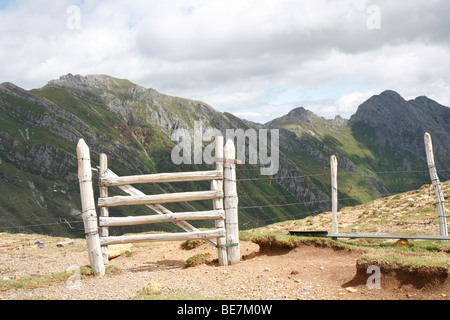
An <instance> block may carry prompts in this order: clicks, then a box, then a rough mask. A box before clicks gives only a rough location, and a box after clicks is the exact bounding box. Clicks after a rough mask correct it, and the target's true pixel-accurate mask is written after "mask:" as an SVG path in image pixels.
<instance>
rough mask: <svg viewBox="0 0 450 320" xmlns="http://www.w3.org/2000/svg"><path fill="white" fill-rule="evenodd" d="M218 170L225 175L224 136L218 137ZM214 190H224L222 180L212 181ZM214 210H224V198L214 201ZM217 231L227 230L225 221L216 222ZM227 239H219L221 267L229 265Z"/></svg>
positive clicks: (218, 248) (218, 253) (218, 251)
mask: <svg viewBox="0 0 450 320" xmlns="http://www.w3.org/2000/svg"><path fill="white" fill-rule="evenodd" d="M216 170H219V171H221V172H222V173H223V136H216ZM211 189H212V190H223V181H222V180H212V181H211ZM213 207H214V210H223V198H219V199H214V200H213ZM215 226H216V229H219V228H223V229H225V221H224V220H223V219H220V220H216V221H215ZM226 241H227V240H226V237H221V238H217V255H218V259H219V266H226V265H228V256H227V248H226V246H225V244H226Z"/></svg>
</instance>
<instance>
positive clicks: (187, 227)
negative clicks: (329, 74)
mask: <svg viewBox="0 0 450 320" xmlns="http://www.w3.org/2000/svg"><path fill="white" fill-rule="evenodd" d="M108 176H112V177H118V175H116V174H115V173H114V172H113V171H111V169H108ZM118 188H119V189H120V190H122V191H123V192H125V193H128V194H129V195H132V196H145V193H143V192H142V191H141V190H139V189H136V188H135V187H133V186H130V185H125V186H118ZM145 206H146V207H147V208H150V209H152V210H153V211H154V212H156V213H157V214H159V215H163V214H171V213H173V212H172V211H170V210H169V209H167V208H166V207H164V206H163V205H162V204H146V205H145ZM172 223H173V224H174V225H176V226H178V227H180V228H181V229H183V230H184V231H187V232H193V231H200V230H198V229H197V228H196V227H194V226H193V225H191V224H190V223H188V222H186V221H172ZM206 241H207V242H209V243H211V244H212V245H213V246H216V245H217V243H216V241H215V240H213V239H206Z"/></svg>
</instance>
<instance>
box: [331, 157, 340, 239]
mask: <svg viewBox="0 0 450 320" xmlns="http://www.w3.org/2000/svg"><path fill="white" fill-rule="evenodd" d="M330 164H331V232H332V233H333V234H337V233H338V232H339V230H338V223H337V207H338V189H337V159H336V156H334V155H332V156H331V158H330Z"/></svg>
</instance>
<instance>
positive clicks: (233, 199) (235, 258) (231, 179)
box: [223, 139, 240, 264]
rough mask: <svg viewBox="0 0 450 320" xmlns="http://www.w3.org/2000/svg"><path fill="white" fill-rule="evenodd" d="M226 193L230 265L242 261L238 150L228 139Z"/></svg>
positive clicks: (225, 171)
mask: <svg viewBox="0 0 450 320" xmlns="http://www.w3.org/2000/svg"><path fill="white" fill-rule="evenodd" d="M223 153H224V157H223V161H224V174H223V175H224V177H223V178H224V187H225V188H224V189H225V190H224V191H225V229H226V235H227V252H228V262H229V264H234V263H237V262H239V260H240V249H239V225H238V197H237V188H236V164H235V159H236V148H235V146H234V143H233V140H231V139H228V141H227V143H226V144H225V148H224V152H223Z"/></svg>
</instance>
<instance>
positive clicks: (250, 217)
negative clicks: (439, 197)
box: [0, 163, 450, 236]
mask: <svg viewBox="0 0 450 320" xmlns="http://www.w3.org/2000/svg"><path fill="white" fill-rule="evenodd" d="M448 165H450V163H449V164H444V166H447V168H445V169H439V170H438V174H439V173H441V174H442V173H447V172H449V171H450V168H448ZM442 167H443V166H441V168H442ZM411 169H418V170H411ZM259 170H260V168H239V166H237V171H238V174H237V175H238V176H239V172H240V173H246V172H247V173H248V172H254V171H259ZM329 170H330V167H327V166H324V167H323V172H320V173H312V174H303V173H301V172H299V170H298V169H292V170H290V169H288V170H283V173H284V174H285V175H283V176H282V175H276V176H264V177H249V178H246V177H244V178H239V179H236V181H237V182H238V183H240V184H241V185H242V186H241V188H239V187H238V192H239V196H240V197H244V198H247V199H260V198H261V199H270V200H278V201H280V200H281V201H282V203H271V204H261V205H241V206H239V207H238V209H239V215H240V216H241V217H242V218H243V219H242V220H244V221H242V222H241V221H240V222H239V224H240V226H241V227H243V228H246V227H248V226H250V225H252V226H263V225H267V224H271V223H276V222H281V221H284V220H295V219H299V218H304V217H306V216H310V215H316V214H319V213H322V212H323V210H318V209H317V210H316V209H314V210H311V209H308V208H309V207H314V206H315V205H320V204H326V203H329V204H331V199H317V200H309V201H298V200H296V197H299V196H301V195H300V194H292V193H288V194H276V195H273V194H271V190H270V187H271V186H275V184H280V183H281V182H282V181H284V180H293V179H304V178H318V177H322V178H324V179H327V178H328V177H329V176H330V173H329ZM375 170H380V171H367V172H364V171H361V170H354V171H350V172H347V173H351V174H358V175H368V174H390V175H396V174H401V175H402V176H403V178H405V176H404V175H405V174H407V175H411V174H423V175H425V174H429V170H428V167H427V166H424V165H422V166H416V167H398V168H375ZM287 173H291V175H286V174H287ZM295 173H299V174H297V175H295ZM260 181H266V182H267V189H266V190H265V192H266V194H264V195H252V194H248V193H246V188H245V184H246V183H253V182H260ZM338 181H339V175H338ZM338 185H339V183H338ZM423 185H429V188H428V196H429V197H430V198H432V197H434V190H433V187H432V185H431V181H430V180H429V179H428V180H426V179H423V181H422V180H416V181H410V182H404V183H392V184H390V187H391V188H392V187H399V188H402V189H407V190H405V191H408V190H409V189H408V188H407V187H415V188H418V187H419V186H423ZM443 191H444V198H445V199H446V202H448V199H449V197H450V194H445V192H446V190H443ZM397 193H398V192H386V193H382V192H377V193H366V194H365V195H364V196H365V201H364V202H369V201H371V200H375V199H379V198H383V197H389V196H393V195H396V194H397ZM449 193H450V192H449ZM287 199H291V200H293V201H291V202H286V200H287ZM347 200H356V199H355V197H352V196H348V194H347V196H346V197H340V198H339V202H341V203H342V202H345V201H347ZM296 206H298V207H299V208H300V209H299V210H298V213H286V214H284V215H283V217H282V218H280V217H279V216H275V217H271V218H267V217H264V218H261V217H258V215H257V214H256V215H255V211H261V210H263V209H269V208H283V207H290V208H292V207H294V208H295V207H296ZM249 210H253V212H252V214H250V213H248V211H249ZM29 219H30V220H36V221H40V222H42V223H30V224H23V225H10V226H0V232H20V231H25V232H27V230H30V229H33V228H42V227H59V228H61V227H64V228H67V230H68V231H70V232H71V233H75V234H79V235H80V236H83V235H84V228H83V225H80V224H82V223H83V221H82V220H81V213H80V214H79V215H74V216H72V217H70V218H68V217H30V218H29ZM435 220H436V221H438V217H437V216H436V218H435ZM14 221H15V219H14V218H0V224H8V223H13V222H14ZM429 221H430V219H428V221H427V222H424V223H423V224H429V223H430V222H429ZM414 223H415V224H420V222H414ZM212 227H213V226H212ZM153 231H168V230H167V228H165V227H164V226H162V227H161V228H160V230H156V229H155V230H153Z"/></svg>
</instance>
